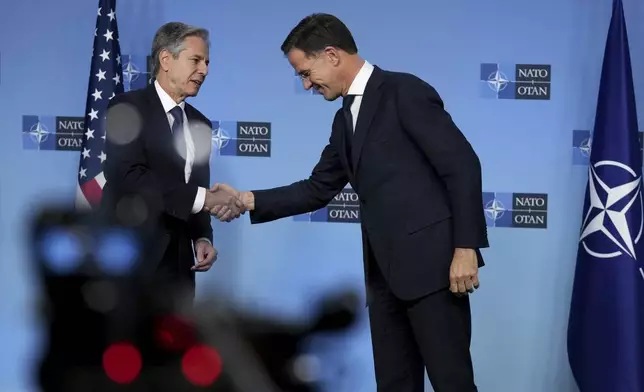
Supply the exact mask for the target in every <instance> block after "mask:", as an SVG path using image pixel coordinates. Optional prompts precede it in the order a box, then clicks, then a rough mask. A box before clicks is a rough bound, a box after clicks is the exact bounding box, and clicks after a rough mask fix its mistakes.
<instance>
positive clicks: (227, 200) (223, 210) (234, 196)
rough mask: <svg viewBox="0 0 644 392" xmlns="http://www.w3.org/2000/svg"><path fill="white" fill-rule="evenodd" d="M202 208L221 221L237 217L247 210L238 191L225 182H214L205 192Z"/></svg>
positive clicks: (228, 220)
mask: <svg viewBox="0 0 644 392" xmlns="http://www.w3.org/2000/svg"><path fill="white" fill-rule="evenodd" d="M203 209H204V211H208V212H209V213H210V214H211V215H212V216H214V217H216V218H217V219H219V220H220V221H222V222H230V221H231V220H233V219H237V218H239V217H240V216H241V215H243V214H244V213H245V212H246V210H247V208H246V206H245V205H244V203H243V202H242V200H241V198H240V193H239V192H238V191H237V190H235V189H234V188H232V187H231V186H229V185H226V184H215V185H213V186H212V187H211V188H210V189H209V190H208V191H207V192H206V201H205V203H204V207H203Z"/></svg>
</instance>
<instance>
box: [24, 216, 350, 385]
mask: <svg viewBox="0 0 644 392" xmlns="http://www.w3.org/2000/svg"><path fill="white" fill-rule="evenodd" d="M153 236H154V233H152V232H150V231H146V230H143V229H142V228H141V227H139V226H135V225H132V224H129V223H127V222H126V221H122V222H118V221H115V220H114V219H105V218H104V217H101V216H100V215H99V214H98V213H94V212H91V211H86V212H80V211H75V210H66V209H59V208H52V209H45V210H42V211H41V212H40V213H39V214H38V215H37V216H36V217H35V220H34V222H33V225H32V244H33V248H32V251H33V257H32V259H33V261H34V263H35V264H34V267H35V270H36V271H37V274H38V280H39V281H40V283H41V290H39V291H40V293H41V295H42V297H41V303H42V307H41V310H42V312H41V314H42V317H43V322H45V323H46V328H45V330H46V334H47V336H46V339H45V344H46V347H44V350H43V354H42V357H41V358H40V361H39V362H38V364H37V369H36V370H37V377H38V383H39V385H40V388H41V390H42V391H43V392H81V391H82V392H88V391H92V392H94V391H95V392H104V391H105V392H108V391H109V392H111V391H137V392H148V391H149V392H152V391H154V392H165V391H167V392H192V391H218V392H263V391H266V392H313V391H320V387H319V381H320V380H319V379H318V375H317V373H316V371H315V369H316V366H317V365H318V364H317V363H316V360H315V358H314V357H312V356H311V355H310V354H307V353H306V352H305V351H304V349H303V347H302V346H303V344H302V343H303V342H304V341H306V339H308V338H309V337H311V336H313V335H315V334H317V333H320V332H324V333H325V334H328V333H333V332H337V333H342V332H343V331H346V330H347V329H348V328H350V327H351V326H352V325H353V323H354V320H355V318H356V313H357V312H358V310H359V303H360V301H359V298H358V296H357V295H356V294H355V293H352V292H350V293H338V294H337V295H333V296H331V297H330V298H327V299H325V300H323V301H321V303H320V305H319V311H318V313H317V317H315V318H314V320H313V321H312V322H311V323H307V324H304V325H300V324H297V325H294V324H287V323H283V322H279V321H276V320H271V319H266V318H259V317H256V316H254V315H253V314H249V313H248V312H244V311H241V310H240V309H236V308H234V307H231V306H230V304H229V303H226V301H224V300H223V299H219V300H217V299H216V298H213V299H212V300H211V301H208V302H205V303H202V304H199V305H198V306H180V305H177V306H174V307H168V306H159V303H158V301H156V299H157V298H158V295H159V288H158V287H154V285H153V284H152V283H151V273H150V268H149V266H146V265H145V263H146V255H147V254H149V251H150V250H151V249H152V248H151V244H152V242H153V241H152V238H153ZM179 304H180V302H179Z"/></svg>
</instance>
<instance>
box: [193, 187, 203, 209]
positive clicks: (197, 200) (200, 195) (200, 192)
mask: <svg viewBox="0 0 644 392" xmlns="http://www.w3.org/2000/svg"><path fill="white" fill-rule="evenodd" d="M205 202H206V188H202V187H199V188H198V189H197V196H196V197H195V202H194V204H193V205H192V213H193V214H198V213H199V212H201V210H203V205H204V203H205Z"/></svg>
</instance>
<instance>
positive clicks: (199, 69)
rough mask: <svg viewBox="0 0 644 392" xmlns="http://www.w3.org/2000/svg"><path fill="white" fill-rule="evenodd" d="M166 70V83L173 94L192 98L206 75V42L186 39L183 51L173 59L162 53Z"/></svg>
mask: <svg viewBox="0 0 644 392" xmlns="http://www.w3.org/2000/svg"><path fill="white" fill-rule="evenodd" d="M162 61H163V62H164V65H165V66H166V67H167V70H168V81H169V82H170V87H171V89H172V90H173V92H174V93H175V94H177V95H179V96H181V97H194V96H196V95H197V94H198V93H199V88H200V87H201V85H202V83H203V82H204V81H205V80H206V75H208V64H209V63H210V57H209V51H208V46H207V45H206V42H205V41H204V40H203V39H201V38H199V37H186V39H185V40H184V49H183V50H182V51H181V52H180V53H179V56H178V57H177V58H176V59H175V58H174V57H172V54H170V53H168V52H163V53H162Z"/></svg>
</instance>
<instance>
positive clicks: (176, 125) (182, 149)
mask: <svg viewBox="0 0 644 392" xmlns="http://www.w3.org/2000/svg"><path fill="white" fill-rule="evenodd" d="M170 114H171V115H172V117H174V121H173V122H172V134H173V135H174V141H175V143H176V145H175V147H176V149H177V151H178V152H179V155H181V157H182V158H183V159H186V152H187V149H186V140H185V139H184V135H183V110H181V107H180V106H175V107H173V108H172V109H171V110H170Z"/></svg>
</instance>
